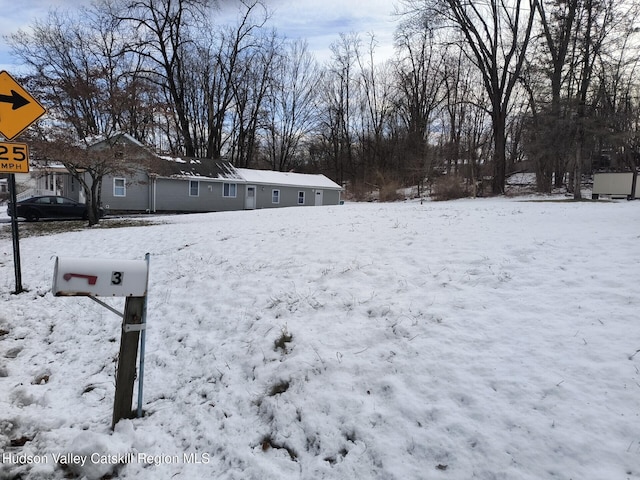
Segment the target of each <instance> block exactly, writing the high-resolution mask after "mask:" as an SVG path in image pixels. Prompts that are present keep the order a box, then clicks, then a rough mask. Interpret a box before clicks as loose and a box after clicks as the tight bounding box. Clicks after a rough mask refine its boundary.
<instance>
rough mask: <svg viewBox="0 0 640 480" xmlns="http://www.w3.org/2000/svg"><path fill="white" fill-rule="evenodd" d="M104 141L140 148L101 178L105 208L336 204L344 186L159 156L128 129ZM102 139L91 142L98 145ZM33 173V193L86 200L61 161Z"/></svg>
mask: <svg viewBox="0 0 640 480" xmlns="http://www.w3.org/2000/svg"><path fill="white" fill-rule="evenodd" d="M108 141H109V143H110V144H111V145H114V144H123V145H124V144H127V145H129V146H135V147H139V148H138V149H137V153H136V154H135V155H132V156H131V157H127V158H126V159H125V162H127V164H128V167H127V168H126V169H125V170H124V172H125V173H123V174H121V175H109V176H105V177H104V178H103V180H102V191H101V197H100V198H101V205H102V207H103V208H104V209H105V210H106V211H107V212H150V213H155V212H217V211H228V210H252V209H261V208H278V207H293V206H320V205H337V204H339V203H340V195H341V191H342V188H341V187H340V185H338V184H337V183H335V182H333V181H332V180H330V179H329V178H327V177H326V176H324V175H312V174H303V173H293V172H275V171H268V170H252V169H246V168H236V167H234V166H233V165H232V164H231V163H230V162H228V161H225V160H221V159H217V160H211V159H199V158H182V157H168V156H162V155H158V154H156V153H154V152H152V151H150V150H149V149H147V148H146V147H144V146H143V145H142V144H140V143H139V142H138V141H137V140H135V139H134V138H132V137H131V136H129V135H127V134H119V135H118V136H117V137H112V138H110V139H109V140H108ZM103 142H106V140H103V141H102V142H98V143H96V144H95V146H94V147H95V148H100V145H101V144H102V143H103ZM92 148H93V147H92ZM32 174H33V176H34V177H35V180H36V188H35V189H34V190H35V191H33V192H32V193H33V194H39V195H45V194H49V195H63V196H66V197H69V198H72V199H74V200H78V201H81V202H82V201H84V195H83V191H82V188H80V186H79V185H78V182H77V180H75V179H74V178H73V177H72V176H71V175H70V174H69V172H67V170H66V169H65V168H64V166H62V165H61V164H59V165H47V166H37V165H35V166H33V167H32Z"/></svg>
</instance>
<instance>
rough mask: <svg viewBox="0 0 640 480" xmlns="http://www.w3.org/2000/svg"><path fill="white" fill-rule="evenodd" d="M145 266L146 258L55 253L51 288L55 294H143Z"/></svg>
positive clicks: (112, 295)
mask: <svg viewBox="0 0 640 480" xmlns="http://www.w3.org/2000/svg"><path fill="white" fill-rule="evenodd" d="M148 270H149V267H148V263H147V262H146V261H145V260H107V259H94V258H66V257H56V264H55V267H54V271H53V288H52V289H51V292H52V293H53V295H55V296H56V297H62V296H94V297H144V296H146V295H147V278H148Z"/></svg>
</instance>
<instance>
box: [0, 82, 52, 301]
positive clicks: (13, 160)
mask: <svg viewBox="0 0 640 480" xmlns="http://www.w3.org/2000/svg"><path fill="white" fill-rule="evenodd" d="M45 112H46V110H45V108H44V107H43V106H42V105H40V104H39V103H38V102H37V100H35V99H34V98H33V97H32V96H31V95H29V93H28V92H27V91H26V90H25V89H24V88H22V87H21V86H20V85H19V84H18V82H16V81H15V80H14V79H13V77H11V75H9V73H7V72H6V71H4V70H3V71H2V72H0V135H2V136H4V137H5V138H6V139H7V140H13V139H14V138H15V137H17V136H18V135H20V133H22V132H23V131H24V130H25V129H26V128H27V127H28V126H29V125H31V124H32V123H33V122H35V121H36V120H37V119H38V118H40V117H41V116H42V115H44V113H45ZM28 172H29V149H28V147H27V145H26V144H24V143H7V142H0V173H9V190H10V191H9V193H10V196H11V210H12V211H11V233H12V237H13V266H14V270H15V276H16V290H15V292H14V293H16V294H18V293H22V292H23V288H22V272H21V268H20V237H19V233H18V216H17V213H18V207H17V205H16V201H17V198H16V176H15V174H16V173H28Z"/></svg>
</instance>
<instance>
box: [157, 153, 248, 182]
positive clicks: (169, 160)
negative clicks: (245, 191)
mask: <svg viewBox="0 0 640 480" xmlns="http://www.w3.org/2000/svg"><path fill="white" fill-rule="evenodd" d="M151 170H152V171H153V172H154V173H156V174H157V175H160V176H163V177H173V178H208V179H213V180H236V181H241V180H242V176H240V174H239V173H238V172H237V170H236V168H235V167H234V166H233V165H232V164H231V163H229V162H227V161H225V160H220V159H218V160H211V159H206V158H186V157H168V156H158V157H157V160H156V161H154V162H153V165H152V166H151Z"/></svg>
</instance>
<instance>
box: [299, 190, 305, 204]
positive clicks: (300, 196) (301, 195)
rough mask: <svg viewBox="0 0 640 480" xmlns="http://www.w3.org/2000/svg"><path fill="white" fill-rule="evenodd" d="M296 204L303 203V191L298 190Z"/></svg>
mask: <svg viewBox="0 0 640 480" xmlns="http://www.w3.org/2000/svg"><path fill="white" fill-rule="evenodd" d="M298 205H304V192H298Z"/></svg>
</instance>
